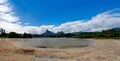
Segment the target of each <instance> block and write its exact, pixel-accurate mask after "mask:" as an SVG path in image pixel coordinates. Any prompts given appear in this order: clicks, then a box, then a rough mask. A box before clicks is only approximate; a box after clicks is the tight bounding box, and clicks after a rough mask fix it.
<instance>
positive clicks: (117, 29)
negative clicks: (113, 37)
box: [110, 28, 120, 31]
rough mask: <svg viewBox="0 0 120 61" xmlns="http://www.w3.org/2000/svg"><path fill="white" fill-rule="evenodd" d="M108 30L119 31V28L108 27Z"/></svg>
mask: <svg viewBox="0 0 120 61" xmlns="http://www.w3.org/2000/svg"><path fill="white" fill-rule="evenodd" d="M110 30H116V31H120V28H113V29H110Z"/></svg>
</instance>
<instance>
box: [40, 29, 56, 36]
mask: <svg viewBox="0 0 120 61" xmlns="http://www.w3.org/2000/svg"><path fill="white" fill-rule="evenodd" d="M53 34H55V33H53V32H51V31H49V30H46V31H45V32H44V33H43V34H42V35H44V36H49V35H53Z"/></svg>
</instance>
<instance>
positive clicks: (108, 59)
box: [0, 39, 120, 61]
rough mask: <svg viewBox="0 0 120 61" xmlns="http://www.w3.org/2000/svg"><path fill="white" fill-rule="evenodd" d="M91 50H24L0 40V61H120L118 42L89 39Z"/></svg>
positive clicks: (9, 41)
mask: <svg viewBox="0 0 120 61" xmlns="http://www.w3.org/2000/svg"><path fill="white" fill-rule="evenodd" d="M91 40H93V42H94V47H91V48H71V49H55V48H54V49H53V48H45V49H44V48H24V47H18V46H16V45H15V43H14V42H15V41H13V40H5V39H0V61H120V40H117V39H91Z"/></svg>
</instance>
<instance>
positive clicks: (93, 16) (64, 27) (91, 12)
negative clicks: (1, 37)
mask: <svg viewBox="0 0 120 61" xmlns="http://www.w3.org/2000/svg"><path fill="white" fill-rule="evenodd" d="M119 2H120V1H119V0H105V1H100V0H92V1H90V0H24V1H23V0H0V28H4V29H5V30H6V31H7V32H11V31H14V32H18V33H23V32H27V33H33V34H36V33H37V34H41V33H43V32H45V30H47V29H49V30H50V31H52V32H58V31H64V32H66V33H71V32H79V31H83V32H93V31H101V30H106V29H111V28H120V3H119Z"/></svg>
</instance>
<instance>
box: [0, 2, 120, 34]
mask: <svg viewBox="0 0 120 61" xmlns="http://www.w3.org/2000/svg"><path fill="white" fill-rule="evenodd" d="M0 8H1V9H0V28H4V29H5V30H6V31H7V32H11V31H15V32H18V33H23V32H27V33H38V34H41V33H43V32H45V30H47V29H49V30H50V31H53V32H58V31H64V32H66V33H70V32H78V31H83V32H93V31H101V30H106V29H111V28H118V27H119V28H120V9H113V10H109V11H106V12H103V13H100V14H98V15H96V16H94V17H92V18H91V19H90V20H77V21H74V22H67V23H63V24H61V25H59V26H55V25H43V26H28V24H29V23H23V24H24V25H25V24H26V26H24V25H22V22H21V21H20V18H19V17H18V16H15V15H14V12H13V10H12V9H13V8H12V7H11V6H10V5H9V4H8V2H7V0H0Z"/></svg>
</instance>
